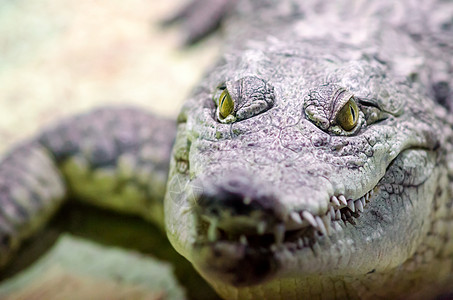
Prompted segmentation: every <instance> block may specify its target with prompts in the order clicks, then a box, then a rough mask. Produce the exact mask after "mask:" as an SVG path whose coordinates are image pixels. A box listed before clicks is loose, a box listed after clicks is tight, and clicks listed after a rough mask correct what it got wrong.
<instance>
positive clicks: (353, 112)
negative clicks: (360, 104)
mask: <svg viewBox="0 0 453 300" xmlns="http://www.w3.org/2000/svg"><path fill="white" fill-rule="evenodd" d="M349 109H350V110H351V115H352V120H353V121H354V122H355V111H354V108H353V107H352V105H351V104H349Z"/></svg>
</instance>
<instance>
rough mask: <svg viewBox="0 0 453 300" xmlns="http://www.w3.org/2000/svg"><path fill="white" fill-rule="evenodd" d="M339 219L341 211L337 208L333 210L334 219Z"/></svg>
mask: <svg viewBox="0 0 453 300" xmlns="http://www.w3.org/2000/svg"><path fill="white" fill-rule="evenodd" d="M340 219H341V211H340V210H339V209H337V210H336V211H335V220H340Z"/></svg>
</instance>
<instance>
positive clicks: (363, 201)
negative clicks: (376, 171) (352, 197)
mask: <svg viewBox="0 0 453 300" xmlns="http://www.w3.org/2000/svg"><path fill="white" fill-rule="evenodd" d="M360 201H361V202H362V206H363V207H364V208H365V206H366V201H365V197H362V198H360Z"/></svg>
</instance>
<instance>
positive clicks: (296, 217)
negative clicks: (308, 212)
mask: <svg viewBox="0 0 453 300" xmlns="http://www.w3.org/2000/svg"><path fill="white" fill-rule="evenodd" d="M289 216H290V217H291V219H292V220H293V221H294V222H296V223H297V224H302V218H301V217H300V215H299V213H297V212H295V211H293V212H292V213H291V214H290V215H289Z"/></svg>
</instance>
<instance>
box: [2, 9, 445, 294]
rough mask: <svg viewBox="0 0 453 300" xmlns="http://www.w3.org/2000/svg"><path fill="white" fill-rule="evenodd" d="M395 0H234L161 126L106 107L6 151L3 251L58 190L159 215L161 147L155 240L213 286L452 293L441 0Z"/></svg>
mask: <svg viewBox="0 0 453 300" xmlns="http://www.w3.org/2000/svg"><path fill="white" fill-rule="evenodd" d="M200 1H203V0H200ZM404 2H407V3H404ZM404 2H398V3H393V2H392V1H388V3H386V1H374V2H373V1H369V2H367V3H358V2H357V3H356V2H354V1H347V0H344V1H341V2H335V3H336V4H335V5H334V4H332V3H330V2H329V3H327V2H324V1H290V0H288V1H279V2H278V3H277V4H276V3H271V2H269V3H267V2H265V1H258V0H257V1H253V0H249V1H241V2H240V3H238V11H239V13H237V14H235V15H233V16H232V19H231V23H229V24H227V28H228V30H227V39H226V42H225V43H224V50H225V53H224V55H223V57H222V59H221V60H220V61H219V62H218V64H217V65H216V66H215V67H214V68H213V69H211V70H210V72H209V73H208V74H207V76H206V77H205V78H204V79H203V81H202V82H201V84H200V85H199V86H198V88H197V89H196V90H195V92H194V93H193V94H192V96H191V97H190V99H188V100H187V102H186V104H185V105H184V107H183V109H182V112H181V114H180V116H179V117H178V124H177V129H178V132H177V134H176V138H175V125H174V124H173V123H172V122H171V121H168V120H161V119H158V118H156V117H153V116H150V115H148V114H146V113H144V112H141V111H139V110H133V109H125V108H123V109H121V108H120V109H106V110H99V111H96V112H93V113H90V114H87V115H83V116H79V117H75V118H73V119H71V120H67V121H65V122H63V123H61V124H57V125H56V126H55V127H52V128H50V129H47V130H44V131H43V133H42V134H41V135H40V136H39V137H37V138H35V139H33V140H31V141H29V142H25V143H23V145H22V146H19V147H17V148H16V149H14V150H13V151H11V154H9V155H8V156H7V157H6V158H5V160H4V161H3V162H2V164H1V165H0V179H1V182H0V184H1V189H0V191H1V201H2V206H1V208H0V212H1V215H0V216H1V218H0V229H1V232H0V233H1V246H2V248H1V253H0V262H1V264H5V263H7V262H8V260H9V259H10V256H11V255H12V253H13V252H14V250H15V249H17V248H18V247H19V244H20V242H21V241H22V240H24V239H25V238H27V237H28V236H30V235H31V234H32V233H33V232H34V231H36V229H37V228H38V227H40V226H43V224H44V222H45V220H46V219H47V218H48V217H49V216H50V215H51V214H52V213H53V211H55V210H56V208H57V207H58V206H59V204H60V203H61V202H62V201H63V199H64V198H67V197H68V196H71V197H73V198H80V199H82V200H84V201H89V202H91V203H94V204H96V205H101V206H106V207H110V208H114V209H117V210H120V211H125V212H128V213H135V214H140V215H142V216H144V217H145V218H148V219H150V220H152V221H155V222H156V223H158V224H162V214H161V212H162V203H161V202H160V201H159V199H160V198H162V197H163V194H164V190H165V188H164V185H165V179H166V175H167V172H168V167H167V163H168V161H169V160H170V171H169V178H168V183H167V189H166V194H165V203H164V206H165V207H164V208H165V224H166V230H167V234H168V237H169V239H170V241H171V243H172V244H173V246H174V247H175V248H176V249H177V250H178V251H179V252H180V253H181V254H182V255H184V256H185V257H186V258H187V259H188V260H189V261H191V262H192V263H193V264H194V266H195V268H196V269H198V270H199V272H200V273H201V274H202V275H203V277H204V278H205V279H206V280H207V281H208V282H209V283H210V284H211V285H212V286H214V288H215V289H216V290H217V292H218V293H219V294H220V295H221V296H222V297H224V298H225V299H263V298H268V299H301V298H305V297H307V298H310V299H311V298H326V299H333V298H373V299H375V298H379V297H381V298H386V299H388V298H411V297H412V298H435V297H437V296H440V295H445V294H446V293H453V290H452V286H453V285H452V284H451V283H452V281H453V278H452V277H451V275H450V273H451V272H452V270H453V261H452V257H453V236H452V235H453V234H452V232H453V221H452V219H453V211H452V208H451V203H452V202H451V201H452V187H453V184H452V182H453V167H452V163H451V162H452V161H453V147H452V145H453V134H452V125H453V118H452V117H451V113H450V111H449V109H450V108H451V107H452V106H451V101H452V98H451V91H449V90H448V88H446V87H448V85H450V86H452V85H453V82H452V78H453V76H451V70H452V62H451V57H452V49H453V47H452V39H451V36H453V35H452V34H451V28H453V26H450V27H449V24H450V25H452V24H451V20H450V19H449V18H450V16H451V14H450V13H451V11H453V8H452V5H451V4H449V3H447V2H441V1H439V2H438V3H437V2H435V1H433V2H432V3H431V2H429V3H426V2H424V3H423V4H422V3H409V1H404ZM225 3H226V1H222V2H221V6H222V7H224V8H225V9H226V7H228V5H227V4H225ZM194 7H198V9H201V8H202V7H203V6H202V5H198V6H194ZM185 14H186V15H185V16H184V17H185V18H186V19H187V20H189V22H190V20H195V21H197V16H198V15H197V13H196V10H195V11H192V10H191V9H189V10H188V11H186V12H185ZM187 14H188V15H187ZM216 15H217V17H219V16H224V15H225V14H222V13H219V12H218V11H216ZM194 16H195V17H194ZM402 16H404V17H402ZM448 22H450V23H448ZM208 23H210V24H208V25H213V24H214V23H216V22H208ZM418 25H421V26H418ZM205 31H207V30H200V32H205ZM225 88H226V89H227V90H228V92H229V94H230V96H231V99H232V101H233V103H234V111H233V113H232V115H231V116H229V117H226V118H225V119H223V117H219V116H221V114H220V109H219V108H218V107H216V103H218V102H219V100H218V99H219V97H220V95H221V94H222V91H221V89H225ZM350 99H353V100H354V101H355V103H356V104H357V105H358V110H357V111H356V112H354V116H355V117H356V118H357V120H358V122H357V124H356V125H355V126H354V127H353V128H352V129H347V130H346V129H344V128H343V127H342V126H340V124H339V121H338V118H337V116H338V114H339V113H340V111H343V109H342V108H343V107H345V106H344V105H345V103H346V102H347V101H348V100H350ZM174 138H175V143H174V146H173V151H172V154H171V155H170V148H171V146H172V144H173V140H174ZM170 158H171V159H170Z"/></svg>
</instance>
